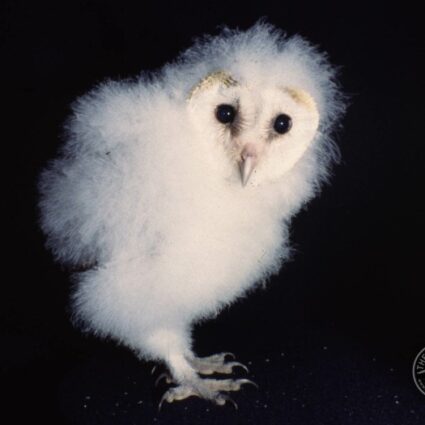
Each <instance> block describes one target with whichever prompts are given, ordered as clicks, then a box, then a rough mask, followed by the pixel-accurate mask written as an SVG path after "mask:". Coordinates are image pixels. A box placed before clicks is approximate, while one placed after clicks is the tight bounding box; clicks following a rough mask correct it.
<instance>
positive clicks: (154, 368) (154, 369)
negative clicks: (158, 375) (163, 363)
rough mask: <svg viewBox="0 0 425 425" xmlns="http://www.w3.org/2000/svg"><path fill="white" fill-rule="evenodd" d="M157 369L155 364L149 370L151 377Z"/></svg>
mask: <svg viewBox="0 0 425 425" xmlns="http://www.w3.org/2000/svg"><path fill="white" fill-rule="evenodd" d="M157 367H158V365H157V364H156V365H155V366H154V367H153V368H152V370H151V375H153V374H154V373H155V371H156V368H157Z"/></svg>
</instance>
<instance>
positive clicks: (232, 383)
mask: <svg viewBox="0 0 425 425" xmlns="http://www.w3.org/2000/svg"><path fill="white" fill-rule="evenodd" d="M243 384H252V385H255V386H257V384H255V383H254V382H252V381H250V380H249V379H223V380H218V379H201V378H196V379H192V380H188V381H185V382H184V383H182V384H180V385H178V386H176V387H172V388H170V389H169V390H168V391H166V392H165V394H164V395H163V396H162V398H161V401H160V403H159V407H158V408H159V409H161V406H162V404H163V402H164V401H167V402H168V403H172V402H173V401H177V400H184V399H186V398H188V397H191V396H195V397H200V398H203V399H206V400H211V401H213V402H214V403H216V404H217V405H219V406H224V405H225V404H226V402H230V403H232V404H233V406H234V407H235V409H237V408H238V406H237V404H236V403H235V402H234V401H233V400H232V399H231V398H230V397H229V396H228V395H226V394H222V393H221V391H238V390H239V389H240V388H241V386H242V385H243Z"/></svg>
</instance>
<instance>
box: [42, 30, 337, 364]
mask: <svg viewBox="0 0 425 425" xmlns="http://www.w3.org/2000/svg"><path fill="white" fill-rule="evenodd" d="M217 70H225V71H226V72H229V73H230V74H231V75H232V76H234V77H235V79H237V80H238V81H240V82H245V83H247V84H248V83H249V84H250V85H251V86H262V85H266V86H267V87H269V86H290V87H297V88H300V89H303V90H305V91H306V92H308V93H309V94H310V95H311V96H312V98H313V99H314V101H315V103H316V106H317V109H318V112H319V116H320V123H319V129H318V130H317V132H316V134H315V137H314V139H313V141H312V143H311V144H310V145H309V146H308V148H307V150H306V151H305V152H304V154H303V156H302V157H301V158H300V159H299V160H297V161H296V162H295V164H293V165H292V166H291V168H290V169H289V170H288V171H286V172H285V173H284V174H283V175H282V176H281V177H279V178H278V179H274V180H271V181H265V182H262V183H261V184H253V185H248V186H246V187H243V186H242V185H241V184H240V181H236V180H232V179H229V176H228V174H226V173H227V170H226V169H225V166H224V165H223V161H224V159H223V158H224V154H223V153H219V154H217V152H216V150H215V149H216V147H212V146H211V141H210V140H209V139H208V135H207V133H208V131H209V130H208V129H205V135H204V136H205V137H203V136H202V131H201V132H199V130H195V129H194V125H193V121H192V120H191V118H190V113H189V107H188V101H187V97H188V94H189V93H190V90H191V89H192V88H193V87H194V86H195V85H196V84H197V83H198V82H199V81H200V80H201V79H202V78H203V77H205V76H206V75H208V74H209V73H211V72H214V71H217ZM334 77H335V71H334V69H333V68H332V67H331V66H330V65H329V63H328V61H327V59H326V56H325V55H324V54H322V53H320V52H319V51H318V50H317V49H316V48H315V47H313V46H312V45H310V44H309V43H308V42H306V41H305V40H303V39H302V38H301V37H299V36H295V37H286V36H285V35H284V34H282V33H281V32H279V31H278V30H276V29H274V28H273V27H271V26H270V25H267V24H263V23H259V24H257V25H255V26H254V27H252V28H251V29H249V30H248V31H246V32H239V31H231V30H228V29H225V30H224V31H223V32H222V33H221V34H220V35H219V36H216V37H205V38H203V39H200V40H198V41H197V42H196V43H195V45H194V46H193V47H192V48H190V49H189V50H187V51H186V52H185V53H183V54H182V55H181V56H180V57H179V58H178V60H177V61H175V62H173V63H170V64H167V65H166V66H165V67H164V68H163V69H162V70H161V71H159V72H157V73H155V74H154V75H149V76H146V75H145V76H143V77H141V78H139V79H136V80H134V81H123V82H112V81H108V82H105V83H104V84H102V85H100V86H99V87H96V88H95V89H94V90H92V91H91V92H89V93H88V94H87V95H85V96H83V97H82V98H80V99H78V100H77V101H76V102H75V103H74V105H73V114H72V116H71V117H70V119H69V121H68V122H67V125H66V129H67V140H66V142H65V144H64V146H63V147H62V150H61V152H60V155H59V156H58V158H57V159H55V160H53V161H51V162H50V164H49V165H48V167H47V168H46V169H45V170H44V172H43V173H42V175H41V178H40V181H39V190H40V193H41V197H40V204H39V206H40V212H41V214H40V216H41V226H42V229H43V231H44V232H45V234H46V236H47V245H48V247H49V248H50V249H51V250H52V251H53V254H54V256H55V258H56V259H57V260H58V261H59V262H61V263H64V264H67V265H70V266H77V267H78V266H81V265H86V264H93V263H95V264H96V265H95V266H94V267H92V268H91V269H90V270H87V271H84V272H78V273H75V274H74V277H75V282H76V287H75V288H76V289H75V294H74V298H73V308H74V313H75V317H76V318H77V320H78V321H79V323H81V324H82V325H83V326H84V328H85V329H87V330H91V331H93V332H95V333H98V334H100V335H103V336H110V337H113V338H114V339H116V340H117V341H120V342H122V343H124V344H126V345H128V346H130V347H131V348H132V349H134V350H135V351H136V352H137V353H138V354H139V355H140V356H142V357H145V358H153V359H163V360H164V359H165V360H166V358H167V355H169V353H170V352H185V351H188V350H190V328H191V325H192V323H193V322H194V321H197V320H200V319H202V318H206V317H209V316H212V315H214V314H216V313H217V312H218V311H219V310H220V309H221V308H222V307H223V306H224V305H225V304H228V303H230V302H232V301H233V300H235V299H236V298H237V297H239V296H241V295H243V294H244V293H245V292H246V291H247V289H249V288H251V287H253V285H255V284H256V283H257V282H261V281H264V279H266V278H267V277H268V276H270V274H272V273H276V272H277V271H278V270H279V268H280V265H281V263H282V260H283V259H285V258H286V257H287V256H288V254H289V248H288V245H287V239H288V232H287V226H288V224H289V219H290V218H291V216H293V214H294V213H296V212H297V211H298V210H299V209H300V207H302V206H303V205H304V204H305V203H306V202H307V201H308V200H309V199H311V198H312V196H313V195H315V194H316V193H317V192H318V189H319V187H320V184H321V183H322V182H323V181H324V180H325V179H326V177H327V176H328V169H329V166H330V165H331V163H332V161H333V160H334V159H336V154H337V149H336V148H335V147H334V144H333V142H332V140H331V138H330V132H331V131H332V130H333V129H334V127H335V124H336V122H337V120H338V119H339V117H340V116H341V113H342V112H343V109H344V104H343V101H342V96H341V94H340V92H339V89H338V86H337V84H336V82H335V79H334ZM220 152H221V151H220ZM219 155H223V157H220V156H219ZM220 158H221V159H220ZM224 162H225V161H224Z"/></svg>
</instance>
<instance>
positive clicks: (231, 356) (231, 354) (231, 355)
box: [223, 351, 236, 360]
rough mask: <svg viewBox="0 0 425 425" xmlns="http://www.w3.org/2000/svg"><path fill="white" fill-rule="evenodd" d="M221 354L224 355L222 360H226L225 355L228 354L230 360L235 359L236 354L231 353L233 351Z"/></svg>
mask: <svg viewBox="0 0 425 425" xmlns="http://www.w3.org/2000/svg"><path fill="white" fill-rule="evenodd" d="M223 356H224V360H226V356H230V358H231V359H232V360H235V359H236V356H235V355H234V354H233V353H230V352H228V351H227V352H225V353H223Z"/></svg>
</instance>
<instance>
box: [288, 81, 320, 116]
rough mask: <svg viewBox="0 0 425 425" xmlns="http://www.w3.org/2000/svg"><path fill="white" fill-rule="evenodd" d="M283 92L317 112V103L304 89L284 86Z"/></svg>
mask: <svg viewBox="0 0 425 425" xmlns="http://www.w3.org/2000/svg"><path fill="white" fill-rule="evenodd" d="M285 92H286V93H288V94H289V95H290V96H291V97H292V99H294V100H295V102H298V103H302V104H303V105H305V106H307V108H309V109H311V110H313V111H316V112H317V105H316V102H315V101H314V99H313V98H312V97H311V96H310V95H309V94H308V93H307V92H306V91H304V90H301V89H295V88H291V87H286V88H285Z"/></svg>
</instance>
